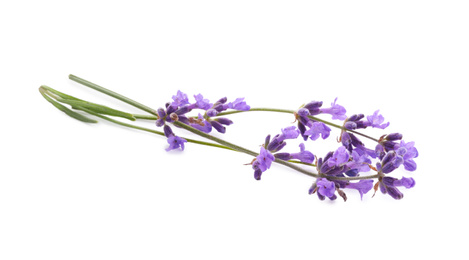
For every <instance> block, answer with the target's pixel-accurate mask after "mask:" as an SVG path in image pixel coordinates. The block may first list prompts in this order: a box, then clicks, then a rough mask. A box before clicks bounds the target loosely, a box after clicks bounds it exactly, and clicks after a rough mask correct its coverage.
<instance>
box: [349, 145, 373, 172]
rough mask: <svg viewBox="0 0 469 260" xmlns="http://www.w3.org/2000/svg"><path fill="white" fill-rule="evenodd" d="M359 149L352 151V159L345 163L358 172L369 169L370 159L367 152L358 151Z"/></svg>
mask: <svg viewBox="0 0 469 260" xmlns="http://www.w3.org/2000/svg"><path fill="white" fill-rule="evenodd" d="M359 151H360V150H354V151H352V160H351V161H350V162H348V163H347V167H349V168H350V169H357V170H358V171H359V172H368V171H370V166H369V165H370V164H371V160H370V158H369V156H368V154H367V153H362V154H360V153H359Z"/></svg>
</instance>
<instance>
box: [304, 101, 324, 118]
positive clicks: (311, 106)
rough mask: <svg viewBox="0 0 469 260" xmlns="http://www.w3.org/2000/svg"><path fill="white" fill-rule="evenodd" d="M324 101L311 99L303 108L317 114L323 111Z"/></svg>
mask: <svg viewBox="0 0 469 260" xmlns="http://www.w3.org/2000/svg"><path fill="white" fill-rule="evenodd" d="M321 106H322V101H311V102H309V103H308V104H306V105H304V106H303V108H305V109H307V110H308V112H309V115H312V116H315V115H318V114H320V113H321Z"/></svg>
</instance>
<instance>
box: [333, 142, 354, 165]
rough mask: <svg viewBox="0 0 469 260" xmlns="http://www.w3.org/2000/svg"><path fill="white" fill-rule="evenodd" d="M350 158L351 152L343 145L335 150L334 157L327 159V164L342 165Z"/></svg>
mask: <svg viewBox="0 0 469 260" xmlns="http://www.w3.org/2000/svg"><path fill="white" fill-rule="evenodd" d="M349 158H350V154H349V152H348V151H347V150H346V149H345V147H343V146H341V147H339V148H338V149H337V150H336V151H335V152H334V154H333V155H332V157H331V158H329V160H327V165H328V166H329V167H334V166H340V165H342V164H344V163H346V162H348V159H349Z"/></svg>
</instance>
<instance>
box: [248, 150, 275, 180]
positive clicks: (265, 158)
mask: <svg viewBox="0 0 469 260" xmlns="http://www.w3.org/2000/svg"><path fill="white" fill-rule="evenodd" d="M274 160H275V157H274V156H273V155H272V154H271V153H270V152H269V151H267V150H266V149H265V148H264V147H263V146H261V152H260V153H259V155H258V156H257V157H256V160H255V161H254V162H253V163H252V168H253V169H254V178H255V179H256V180H260V179H261V175H262V173H263V172H265V171H266V170H268V169H269V168H270V166H271V164H272V162H273V161H274Z"/></svg>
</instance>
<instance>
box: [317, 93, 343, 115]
mask: <svg viewBox="0 0 469 260" xmlns="http://www.w3.org/2000/svg"><path fill="white" fill-rule="evenodd" d="M336 102H337V98H336V99H335V100H334V102H332V103H331V107H330V108H322V109H321V110H320V111H321V113H325V114H330V115H332V119H338V120H345V119H346V118H347V116H346V115H345V113H347V110H345V108H344V107H343V106H341V105H338V104H337V103H336Z"/></svg>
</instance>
